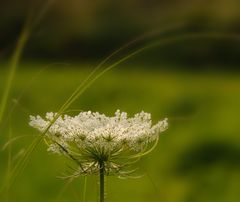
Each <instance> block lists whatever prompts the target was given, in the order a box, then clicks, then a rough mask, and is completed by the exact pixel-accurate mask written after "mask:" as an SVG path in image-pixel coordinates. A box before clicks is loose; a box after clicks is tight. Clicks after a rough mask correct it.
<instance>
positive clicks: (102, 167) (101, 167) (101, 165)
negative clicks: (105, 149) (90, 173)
mask: <svg viewBox="0 0 240 202" xmlns="http://www.w3.org/2000/svg"><path fill="white" fill-rule="evenodd" d="M104 170H105V164H104V161H99V180H100V181H99V191H100V194H99V197H100V202H104V197H105V190H104V188H105V187H104V185H105V182H104V178H105V171H104Z"/></svg>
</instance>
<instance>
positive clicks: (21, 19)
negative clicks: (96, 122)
mask: <svg viewBox="0 0 240 202" xmlns="http://www.w3.org/2000/svg"><path fill="white" fill-rule="evenodd" d="M239 7H240V2H239V1H237V0H228V1H227V0H216V1H214V0H212V1H204V0H202V1H198V0H195V1H187V0H182V1H180V0H179V1H178V0H172V1H164V0H161V1H155V0H150V1H146V0H138V1H135V0H130V1H129V0H128V1H127V0H122V1H114V2H113V1H110V0H109V1H107V0H105V1H103V0H101V1H100V0H97V1H94V2H89V1H85V0H82V1H76V0H69V1H64V0H59V1H40V0H38V1H34V2H33V1H27V0H22V1H14V0H10V1H1V5H0V13H1V14H0V15H1V18H0V100H1V99H2V98H3V94H4V92H5V91H6V82H7V81H8V75H9V70H10V69H11V67H12V66H11V63H10V61H11V55H12V54H13V53H14V52H15V51H16V41H17V40H18V38H19V36H20V35H21V32H22V31H21V30H22V29H23V27H24V23H25V21H26V20H30V22H33V21H34V20H35V19H39V20H37V23H36V26H34V28H33V29H31V34H30V37H29V38H28V41H27V43H26V46H25V47H24V52H23V56H22V57H21V60H20V62H19V63H18V67H17V71H16V74H15V75H14V79H13V83H12V86H11V91H10V95H9V97H8V102H7V107H6V109H5V113H4V118H3V122H1V123H0V179H1V180H0V188H1V187H2V186H3V185H4V184H5V183H6V182H7V180H5V178H6V176H7V167H8V166H9V164H8V162H9V161H8V158H9V153H8V152H9V149H11V156H12V165H10V167H13V166H14V165H16V163H17V160H19V159H21V157H22V156H23V153H24V152H25V151H26V149H27V148H28V146H29V145H30V144H31V143H32V141H33V139H34V138H35V137H36V136H38V135H39V133H37V131H35V130H34V129H32V128H30V127H29V126H28V121H29V115H37V114H39V115H44V114H45V113H46V112H48V111H57V110H58V109H59V107H60V106H61V105H62V104H63V103H64V102H65V101H66V100H67V98H68V97H69V96H70V95H71V93H72V92H73V91H74V90H75V89H76V88H77V86H78V85H79V84H80V83H81V82H82V81H83V80H84V79H85V78H86V77H87V76H88V75H89V73H90V72H91V71H92V70H93V68H94V67H95V66H96V64H97V63H98V62H99V61H101V60H102V59H103V58H104V57H105V56H107V55H109V54H111V53H112V52H113V51H114V50H116V49H117V48H119V47H120V46H121V45H123V44H124V43H127V42H129V41H131V40H133V39H135V38H136V37H137V36H139V35H142V34H143V33H148V32H149V31H154V30H164V29H166V28H172V29H171V30H170V31H169V32H166V33H165V34H164V35H160V36H159V35H156V36H154V37H155V38H157V40H162V41H164V40H165V39H166V38H168V37H171V36H178V35H182V34H188V33H192V32H197V33H198V32H201V31H204V32H206V31H214V32H216V33H219V34H221V33H231V36H230V35H229V37H222V38H221V37H209V38H208V37H204V38H201V37H199V38H191V37H189V38H188V37H185V38H184V39H182V40H177V41H173V42H171V43H167V44H165V45H163V46H157V47H155V48H154V49H150V50H146V51H144V52H142V53H140V54H138V55H136V56H134V57H133V58H131V59H129V60H127V61H125V62H124V63H121V64H120V65H118V66H117V67H115V68H114V69H112V70H111V71H108V72H107V73H105V74H104V75H103V76H102V77H100V78H99V79H98V80H97V81H96V82H95V83H94V84H93V85H92V86H91V87H90V88H88V89H87V90H86V91H85V92H84V94H82V95H81V96H80V97H79V99H77V100H76V101H75V102H74V104H73V105H72V106H71V107H70V109H73V110H91V111H99V112H101V113H105V114H107V115H109V116H110V115H113V114H114V112H115V111H116V110H117V109H120V110H122V111H126V112H128V113H129V114H130V115H133V114H134V113H137V112H139V111H141V110H144V111H146V112H150V113H151V114H152V116H153V121H154V122H156V121H158V120H160V119H163V118H165V117H169V122H170V126H169V129H168V130H167V131H166V132H165V133H163V134H162V135H161V137H160V141H159V144H158V146H157V148H156V149H155V150H154V151H153V152H152V153H151V154H149V155H148V156H145V157H144V158H143V159H142V160H141V161H140V162H139V163H138V164H137V167H138V170H137V173H136V174H137V175H142V177H141V178H138V179H125V180H122V179H118V178H116V177H114V176H111V177H108V180H107V184H106V187H107V199H106V201H107V202H108V201H109V202H110V201H114V202H115V201H116V202H118V201H126V202H135V201H136V202H145V201H153V202H193V201H194V202H195V201H196V202H239V201H240V194H239V187H240V124H239V123H240V122H239V121H240V119H239V114H240V104H239V103H240V74H239V65H240V57H239V54H240V48H239V47H240V40H239V38H238V37H236V36H238V33H239V31H240V26H239V25H240V13H239V12H238V11H239ZM30 24H31V23H30ZM182 24H183V25H182ZM186 24H187V26H185V25H186ZM232 33H233V35H234V37H232V36H233V35H232ZM154 37H152V38H151V37H150V38H147V39H145V40H144V41H142V42H141V43H138V44H137V46H134V47H133V48H132V47H129V48H127V49H126V50H125V51H123V53H121V54H118V55H117V57H116V58H115V60H112V61H110V62H109V64H112V63H113V62H114V61H116V60H117V59H119V58H121V57H123V56H124V55H126V54H129V53H131V51H133V50H136V49H137V48H139V47H142V46H144V45H145V44H148V43H151V42H152V41H153V42H154V40H153V38H154ZM104 67H105V66H104ZM104 67H103V69H104ZM76 113H77V112H70V114H76ZM9 134H11V136H12V138H13V139H12V140H13V141H12V142H10V143H11V144H8V145H7V147H6V148H5V147H4V146H5V145H6V143H7V142H8V141H9ZM15 138H17V139H15ZM46 149H47V148H46V146H45V144H44V143H41V144H40V145H38V147H37V148H36V149H35V150H34V152H33V153H32V154H31V155H30V158H29V159H28V161H29V162H28V164H27V166H26V168H25V169H24V170H23V172H21V174H20V175H19V176H18V177H17V178H16V183H15V184H14V185H13V186H12V187H11V189H10V190H9V196H8V198H7V197H6V195H7V193H6V192H5V193H2V194H3V197H2V198H0V201H1V202H2V201H4V202H5V201H6V202H7V201H8V202H16V201H20V202H30V201H36V202H43V201H44V202H45V201H46V202H69V201H74V202H80V201H82V192H83V183H84V182H83V179H82V178H78V179H76V180H75V181H74V182H72V183H71V184H70V185H69V186H67V187H66V189H64V187H65V185H66V181H65V180H62V179H59V178H57V177H58V176H61V175H62V172H65V171H66V170H68V168H67V166H66V162H65V160H64V159H62V158H61V157H60V156H57V155H53V154H50V153H48V152H47V151H46ZM97 185H98V184H97V177H96V176H92V177H89V178H88V182H87V195H86V202H90V201H97V193H98V191H97ZM60 193H62V194H60Z"/></svg>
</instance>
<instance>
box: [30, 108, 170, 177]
mask: <svg viewBox="0 0 240 202" xmlns="http://www.w3.org/2000/svg"><path fill="white" fill-rule="evenodd" d="M55 116H57V114H56V113H52V112H50V113H47V114H46V118H45V119H43V118H41V117H40V116H36V117H34V116H30V122H29V124H30V126H32V127H34V128H36V129H38V130H39V131H41V132H44V131H45V130H46V129H47V128H48V127H49V126H50V125H51V126H50V127H49V129H48V132H47V133H46V136H45V139H46V142H47V144H48V146H49V147H48V150H49V151H51V152H53V153H59V154H63V155H65V156H67V157H69V158H70V159H72V160H74V161H75V162H76V163H77V164H78V165H79V169H78V171H79V173H78V174H89V173H94V172H98V170H99V162H103V163H104V167H105V172H106V173H107V174H117V173H118V174H121V171H122V168H123V167H124V166H125V165H127V164H128V163H126V161H128V160H129V159H132V158H134V157H136V158H137V157H141V156H142V155H144V154H145V153H146V152H147V151H148V150H149V148H150V147H151V146H152V144H151V143H152V142H156V141H157V140H158V136H159V134H160V133H161V132H163V131H165V130H166V129H167V127H168V123H167V119H164V120H163V121H159V122H158V123H157V124H155V125H152V121H151V114H149V113H145V112H141V113H138V114H135V115H134V116H133V117H130V118H128V117H127V113H125V112H120V111H119V110H117V111H116V113H115V116H113V117H107V116H105V115H104V114H100V113H98V112H90V111H89V112H81V113H79V114H78V115H77V116H74V117H71V116H68V115H64V116H60V117H58V118H57V120H56V121H53V120H54V117H55Z"/></svg>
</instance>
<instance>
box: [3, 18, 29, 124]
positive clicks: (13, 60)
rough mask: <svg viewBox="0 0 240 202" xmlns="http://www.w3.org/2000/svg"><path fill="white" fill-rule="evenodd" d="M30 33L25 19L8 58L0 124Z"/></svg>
mask: <svg viewBox="0 0 240 202" xmlns="http://www.w3.org/2000/svg"><path fill="white" fill-rule="evenodd" d="M29 35H30V29H29V22H28V21H27V22H26V24H25V26H24V28H23V31H22V33H21V35H20V37H19V39H18V41H17V45H16V49H15V51H14V53H13V55H12V58H11V60H10V66H9V69H10V71H9V74H8V78H7V83H6V87H5V90H4V93H3V96H2V100H1V103H0V124H1V123H2V120H3V116H4V112H5V109H6V105H7V101H8V97H9V94H10V90H11V86H12V83H13V79H14V75H15V72H16V69H17V66H18V63H19V60H20V57H21V55H22V52H23V48H24V46H25V44H26V42H27V40H28V38H29Z"/></svg>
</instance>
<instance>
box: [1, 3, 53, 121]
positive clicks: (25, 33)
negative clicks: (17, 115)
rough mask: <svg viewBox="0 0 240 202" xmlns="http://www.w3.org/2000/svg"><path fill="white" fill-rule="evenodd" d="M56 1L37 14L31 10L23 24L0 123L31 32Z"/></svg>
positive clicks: (7, 82)
mask: <svg viewBox="0 0 240 202" xmlns="http://www.w3.org/2000/svg"><path fill="white" fill-rule="evenodd" d="M54 2H55V0H47V1H46V3H44V5H43V6H42V8H41V9H39V12H37V15H36V16H34V14H35V13H33V12H32V11H30V14H29V16H28V17H27V19H26V22H25V24H24V26H23V29H22V32H21V33H20V36H19V38H18V40H17V44H16V47H15V50H14V52H13V54H12V57H11V59H10V64H9V73H8V77H7V81H6V87H5V89H4V92H3V95H2V99H1V101H0V125H1V123H2V120H3V116H4V113H5V110H6V106H7V102H8V98H9V94H10V91H11V87H12V83H13V80H14V76H15V74H16V70H17V67H18V64H19V61H20V59H21V57H22V54H23V50H24V47H25V45H26V43H27V41H28V39H29V37H30V35H31V32H32V31H33V29H34V28H35V27H36V26H37V25H38V23H39V22H40V21H41V19H42V18H43V17H44V15H45V14H46V13H47V11H48V9H49V8H50V7H51V5H52V4H53V3H54Z"/></svg>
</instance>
